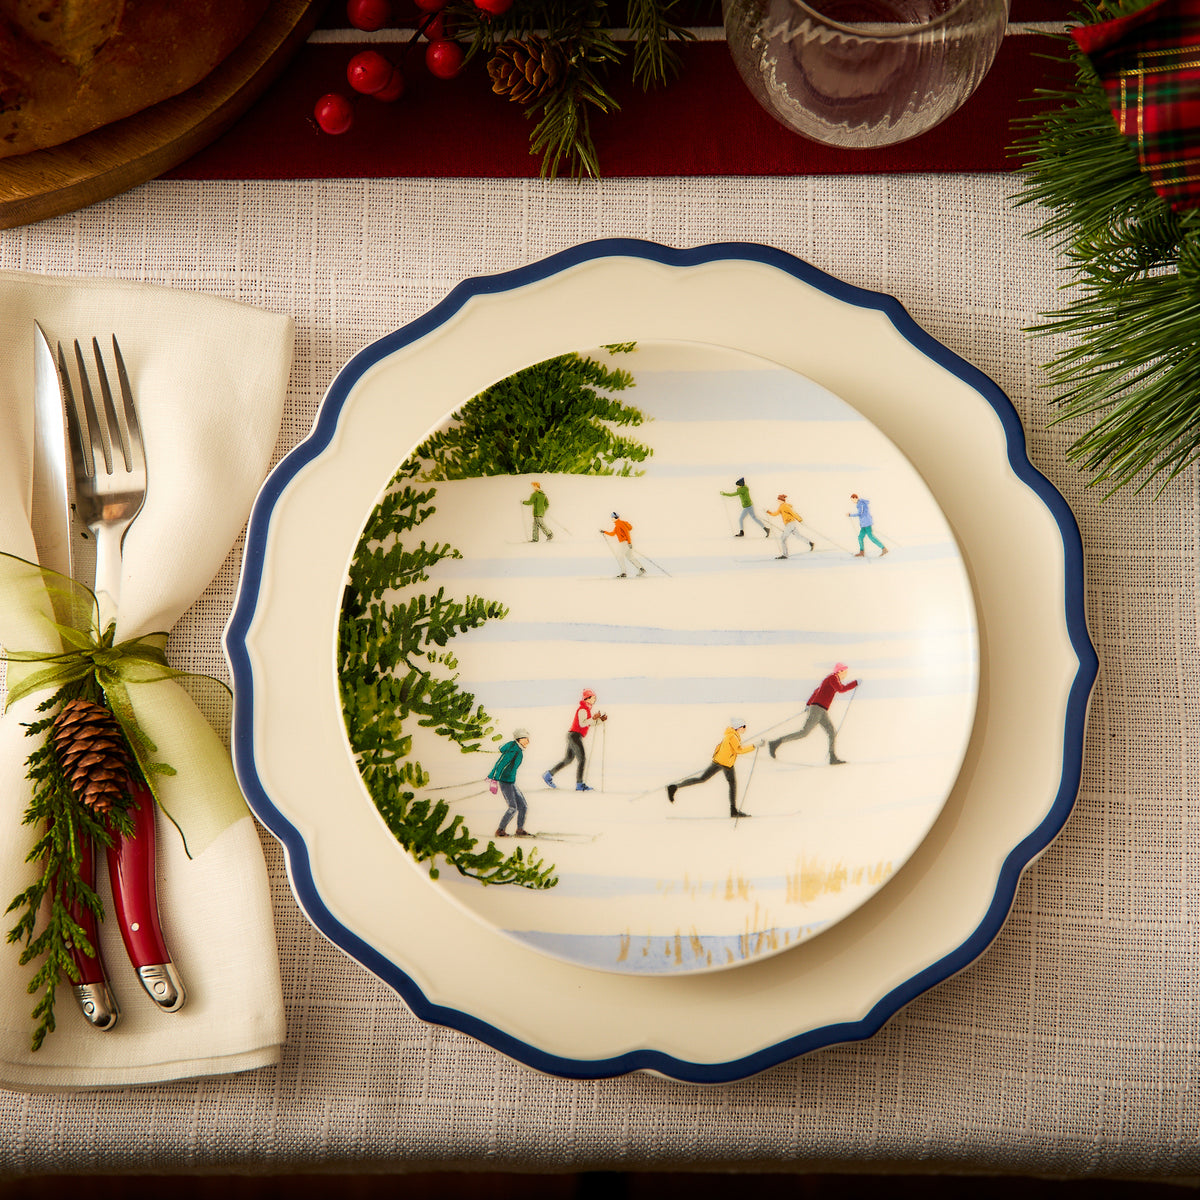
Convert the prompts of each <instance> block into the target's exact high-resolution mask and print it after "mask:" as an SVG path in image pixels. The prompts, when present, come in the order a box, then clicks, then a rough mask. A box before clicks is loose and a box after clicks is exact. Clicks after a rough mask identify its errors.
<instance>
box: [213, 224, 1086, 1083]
mask: <svg viewBox="0 0 1200 1200" xmlns="http://www.w3.org/2000/svg"><path fill="white" fill-rule="evenodd" d="M628 341H638V342H642V343H652V342H695V343H700V344H703V345H707V346H724V347H727V348H729V349H732V350H738V351H742V352H745V353H748V354H752V355H756V356H759V357H761V358H765V359H767V360H770V361H772V362H774V363H776V364H778V365H780V366H782V367H786V368H789V369H791V370H794V371H798V372H801V373H802V374H804V375H806V376H807V377H809V378H810V379H812V380H814V381H815V382H816V383H817V384H819V385H821V386H822V387H824V388H827V389H828V390H829V391H830V392H832V393H833V394H835V395H836V396H839V397H841V398H842V399H843V400H845V401H846V402H847V403H849V404H851V405H852V406H853V407H854V408H855V409H856V410H857V411H858V412H860V413H861V414H862V415H863V416H864V417H865V418H866V419H867V420H868V421H870V422H871V423H872V424H873V425H874V426H875V427H876V428H877V429H878V430H879V431H880V432H881V433H882V434H883V435H884V436H886V437H887V438H889V439H890V440H891V441H892V442H894V443H895V444H896V445H897V446H898V447H900V449H901V450H902V451H903V452H904V454H905V455H906V456H907V458H908V459H909V461H910V462H911V463H912V464H913V466H914V467H915V469H916V470H917V471H918V472H919V473H920V475H921V476H922V478H923V479H924V481H925V483H926V484H927V485H928V487H929V489H930V491H931V493H932V495H933V496H935V497H936V498H937V501H938V503H939V504H940V506H941V509H942V511H943V512H944V513H945V516H946V518H947V520H948V522H949V525H950V527H951V529H952V530H953V533H954V535H955V537H956V539H957V542H958V545H959V547H960V548H961V550H962V555H963V559H964V561H965V563H966V567H967V572H968V575H969V577H970V581H971V584H972V589H973V592H974V597H975V604H976V612H977V619H978V629H979V646H980V655H979V692H978V704H977V710H976V719H975V722H974V726H973V730H972V733H971V737H970V741H969V744H968V746H967V750H966V753H965V756H964V759H963V763H962V769H961V770H960V772H959V774H958V777H957V781H956V783H955V785H954V787H953V789H952V790H951V792H950V795H949V797H948V798H947V799H946V802H945V805H944V807H943V809H942V811H941V814H940V816H939V817H938V818H937V820H936V821H935V822H934V824H933V826H932V828H931V829H930V831H929V833H928V834H927V835H926V837H925V838H924V840H922V841H921V843H920V845H919V846H918V847H917V848H916V850H915V852H914V853H913V854H912V856H911V857H910V858H909V859H908V861H907V863H906V864H905V865H904V866H903V867H902V868H901V869H900V870H899V871H897V872H896V874H895V875H894V877H893V878H892V879H891V880H890V881H889V882H888V884H887V886H886V887H883V888H881V889H880V890H879V891H878V892H877V894H875V895H874V896H873V897H871V898H870V899H869V900H868V901H867V902H866V903H864V904H862V905H861V906H860V907H858V908H857V909H856V910H855V911H853V912H852V913H850V914H849V915H848V916H845V917H844V918H843V919H842V920H840V921H838V923H837V924H836V925H834V926H833V927H832V928H830V929H829V930H827V931H826V932H824V933H823V934H822V935H821V936H820V937H817V938H813V939H811V940H810V941H807V942H805V943H803V944H801V945H799V946H796V947H794V948H792V949H789V950H788V951H787V953H784V954H777V955H775V956H773V957H769V958H764V959H761V960H758V961H754V962H752V963H749V964H747V965H745V966H743V967H741V968H739V969H738V970H736V971H710V972H703V973H698V974H682V975H668V976H656V977H647V976H644V975H625V974H618V973H610V972H601V971H595V970H591V969H589V968H587V967H583V966H580V965H577V964H575V963H571V962H566V961H562V960H559V959H555V958H551V957H549V956H547V955H545V954H543V953H541V952H540V951H538V950H535V949H533V948H531V947H529V946H527V945H522V944H521V943H519V942H517V941H514V940H513V939H511V938H509V937H507V936H504V935H503V934H501V933H500V932H498V931H497V930H495V929H493V928H489V927H488V926H487V925H485V924H484V923H481V922H480V921H478V920H476V919H475V918H473V917H472V916H471V915H469V914H468V913H467V912H466V911H465V910H464V909H463V907H462V906H461V905H459V904H457V903H454V902H452V901H450V900H448V899H447V898H445V897H442V896H439V895H438V894H437V892H436V890H434V889H433V888H431V887H430V885H429V883H428V881H427V880H425V879H424V878H422V876H421V874H420V872H419V871H417V870H415V869H405V870H397V869H396V866H397V861H398V859H397V848H396V845H395V843H394V841H393V840H391V839H389V838H386V837H382V836H380V829H381V822H380V820H379V817H378V814H377V813H375V812H374V810H373V809H372V808H371V806H370V805H369V804H368V803H366V802H365V801H364V798H363V791H362V785H361V782H360V780H359V777H358V774H357V772H356V770H355V767H354V764H353V762H352V759H351V756H350V755H349V753H348V752H347V750H346V744H345V733H344V727H343V724H342V715H341V711H340V704H339V700H338V694H337V686H336V671H335V646H334V642H335V632H336V628H337V622H338V615H339V609H340V604H341V599H342V591H343V584H344V582H345V578H346V570H347V566H348V563H349V562H350V559H351V556H352V554H353V552H354V548H355V545H356V542H357V539H358V536H359V532H360V530H361V527H362V523H363V520H364V514H366V513H368V512H370V511H371V508H372V506H373V505H374V504H375V503H376V501H377V500H378V497H379V494H380V492H381V489H382V488H383V487H384V486H385V485H386V483H387V482H388V480H389V479H390V478H391V475H392V473H393V471H394V469H395V466H396V463H397V461H398V459H399V458H401V457H403V455H404V454H405V453H406V452H407V451H408V449H409V448H410V447H412V446H413V445H414V444H416V443H417V442H418V441H420V440H421V439H422V438H423V437H424V436H425V435H426V434H427V433H428V431H430V430H431V429H433V428H434V427H435V426H436V425H437V424H438V423H439V422H440V421H441V420H442V419H443V418H444V417H445V415H446V414H447V413H449V412H452V411H453V410H454V409H455V408H456V407H457V406H458V405H459V404H461V403H462V400H463V398H464V397H469V396H473V395H475V394H477V393H478V392H480V391H482V390H483V389H484V388H486V387H487V386H488V385H489V384H491V383H492V382H494V381H495V380H497V379H500V378H503V377H504V376H506V375H509V374H512V373H513V372H515V371H517V370H520V369H521V368H523V367H526V366H528V365H529V364H531V363H535V362H538V361H541V360H543V359H547V358H550V357H553V356H554V355H557V354H561V353H564V352H566V351H568V350H572V349H577V348H580V347H588V346H596V345H608V344H612V343H620V342H628ZM400 381H402V382H400ZM348 464H349V465H348ZM1001 514H1002V516H1001ZM1018 561H1019V562H1020V563H1021V567H1022V569H1021V571H1019V572H1015V571H1013V570H1012V564H1013V563H1014V562H1018ZM1081 573H1082V565H1081V551H1080V546H1079V538H1078V531H1077V529H1076V527H1075V524H1074V521H1073V519H1072V517H1071V515H1070V512H1069V510H1068V509H1067V507H1066V504H1065V503H1064V501H1063V500H1062V498H1061V497H1060V496H1059V495H1058V493H1057V492H1056V491H1055V490H1054V489H1053V488H1052V487H1051V486H1050V485H1049V484H1048V482H1047V481H1046V480H1045V479H1044V477H1042V476H1041V475H1040V474H1038V473H1037V472H1036V471H1035V470H1034V469H1033V468H1032V467H1031V465H1030V464H1029V462H1028V460H1027V458H1026V456H1025V452H1024V446H1023V434H1022V430H1021V427H1020V423H1019V421H1018V419H1017V417H1016V415H1015V413H1014V411H1013V409H1012V406H1011V404H1010V403H1009V402H1008V400H1007V399H1006V398H1005V397H1004V395H1003V394H1002V393H1001V392H1000V391H999V389H998V388H997V387H996V386H995V385H994V384H993V383H992V382H991V381H990V380H988V379H987V378H986V377H984V376H983V375H982V374H980V373H979V372H978V371H976V370H975V369H974V368H973V367H971V366H970V365H968V364H967V363H965V362H964V361H963V360H961V359H959V358H957V357H956V356H955V355H953V354H952V353H950V352H949V351H948V350H947V349H946V348H945V347H944V346H942V345H940V344H939V343H937V342H936V341H934V340H933V339H932V338H930V337H929V336H928V335H927V334H925V333H924V332H923V331H922V330H921V329H919V328H918V327H917V326H916V325H915V324H914V323H913V322H912V320H911V319H910V318H909V317H908V315H907V314H906V313H905V312H904V310H903V308H902V307H901V306H900V305H899V304H898V303H897V302H896V301H894V300H892V299H891V298H888V297H885V296H881V295H878V294H874V293H867V292H863V291H861V290H859V289H856V288H852V287H849V286H848V285H845V284H843V283H840V282H838V281H837V280H835V279H832V278H831V277H829V276H827V275H824V274H823V273H821V272H819V271H817V270H815V269H814V268H812V267H809V266H808V265H806V264H804V263H802V262H800V261H798V260H796V259H794V258H792V257H790V256H788V255H785V254H782V253H781V252H779V251H775V250H772V249H769V248H765V247H761V246H753V245H725V246H709V247H701V248H697V249H693V250H683V251H681V250H672V249H668V248H664V247H661V246H656V245H653V244H649V243H643V242H627V241H610V242H599V243H591V244H588V245H584V246H581V247H578V248H576V249H574V250H572V251H568V252H565V253H563V254H560V255H557V256H555V257H553V258H551V259H548V260H546V261H544V262H541V263H537V264H533V265H531V266H528V267H525V268H522V269H520V270H518V271H514V272H511V273H509V274H507V275H504V276H498V277H491V278H487V279H480V280H472V281H468V282H467V283H464V284H462V285H460V286H459V288H457V289H456V290H455V291H454V292H453V293H452V294H451V295H450V296H449V297H447V299H446V300H445V301H443V302H442V304H440V305H439V306H438V307H437V308H435V309H434V310H432V311H431V312H430V313H428V314H427V315H426V316H425V317H422V318H421V319H419V320H417V321H415V322H413V323H412V324H411V325H409V326H407V327H405V328H404V329H402V330H400V331H398V332H397V333H395V334H393V335H391V336H390V337H388V338H384V339H382V340H381V341H380V342H377V343H375V344H374V345H372V346H370V347H368V348H367V349H366V350H364V351H363V352H362V353H360V354H359V355H358V356H356V357H355V358H354V359H353V360H352V361H351V362H350V363H349V364H348V365H347V366H346V367H345V368H344V369H343V371H342V372H341V373H340V374H339V375H338V377H337V379H335V381H334V382H333V384H332V385H331V387H330V390H329V393H328V395H327V396H326V399H325V401H324V403H323V405H322V409H321V412H320V415H319V417H318V420H317V422H316V424H315V426H314V429H313V431H312V433H311V434H310V436H309V437H308V438H307V439H306V440H305V441H304V442H303V443H302V444H300V445H299V446H298V447H296V449H295V450H294V451H293V452H292V453H291V454H290V455H288V457H287V458H286V459H285V460H284V461H283V462H282V463H281V464H280V465H279V467H278V468H277V469H276V470H275V472H273V474H272V476H271V477H270V479H269V480H268V481H267V483H266V485H265V486H264V488H263V491H262V494H261V495H260V497H259V500H258V502H257V504H256V506H255V510H254V512H253V514H252V517H251V522H250V529H249V534H248V540H247V550H246V559H245V566H244V569H243V578H242V584H241V589H240V592H239V597H238V602H237V605H236V607H235V609H234V612H233V615H232V616H231V619H230V623H229V628H228V630H227V634H226V648H227V652H228V655H229V658H230V664H231V669H232V672H233V676H234V682H235V710H234V746H233V750H234V760H235V765H236V767H237V770H238V774H239V778H240V780H241V782H242V785H243V788H244V790H245V791H246V794H247V797H248V798H249V800H250V803H251V805H252V807H253V808H254V810H255V812H256V813H257V815H258V816H259V818H260V819H261V820H262V821H263V822H264V823H265V824H266V825H267V827H268V828H269V829H270V830H271V831H272V832H273V833H274V834H275V835H276V836H277V837H278V838H279V839H280V840H281V842H282V843H283V845H284V847H285V849H286V852H287V858H288V867H289V872H290V875H291V880H292V885H293V888H294V890H295V892H296V895H297V897H298V899H299V901H300V904H301V905H302V907H303V908H304V910H305V911H306V913H307V914H308V915H309V917H310V919H311V920H312V921H313V922H314V924H316V926H317V927H318V928H319V929H320V930H322V932H324V933H325V934H326V936H328V937H329V938H330V939H331V940H332V941H333V942H334V943H335V944H337V945H339V946H340V947H342V948H343V949H344V950H345V951H346V952H347V953H349V954H351V955H352V956H353V957H355V958H356V959H358V960H359V961H360V962H362V963H363V964H364V965H366V966H367V967H368V968H370V969H371V970H373V971H374V972H376V973H377V974H378V975H379V976H380V977H381V978H383V979H385V980H386V981H387V982H389V983H390V984H391V985H392V986H393V987H395V988H396V990H397V991H398V992H399V993H400V995H401V996H402V997H403V998H404V1000H405V1001H406V1003H408V1005H409V1006H410V1007H411V1008H412V1009H413V1011H414V1012H416V1013H417V1014H418V1015H419V1016H421V1017H423V1018H425V1019H428V1020H432V1021H437V1022H440V1023H443V1024H446V1025H450V1026H452V1027H454V1028H457V1029H460V1030H463V1031H465V1032H468V1033H470V1034H472V1035H474V1036H476V1037H478V1038H480V1039H481V1040H483V1041H485V1042H487V1043H488V1044H490V1045H492V1046H493V1047H495V1048H496V1049H498V1050H500V1051H502V1052H503V1053H505V1054H508V1055H510V1056H512V1057H513V1058H516V1059H518V1060H520V1061H522V1062H525V1063H528V1064H530V1065H532V1066H535V1067H538V1068H540V1069H542V1070H545V1071H550V1072H554V1073H556V1074H560V1075H566V1076H578V1077H596V1076H606V1075H614V1074H619V1073H622V1072H626V1071H630V1070H637V1069H644V1070H656V1071H659V1072H662V1073H664V1074H667V1075H670V1076H672V1077H675V1078H678V1079H686V1080H696V1081H703V1082H720V1081H728V1080H732V1079H738V1078H742V1077H744V1076H746V1075H749V1074H752V1073H754V1072H756V1071H759V1070H762V1069H764V1068H765V1067H768V1066H771V1065H773V1064H775V1063H778V1062H781V1061H784V1060H786V1059H787V1058H790V1057H793V1056H795V1055H797V1054H801V1053H804V1052H806V1051H809V1050H812V1049H816V1048H818V1047H821V1046H825V1045H829V1044H832V1043H835V1042H841V1041H847V1040H851V1039H855V1038H862V1037H866V1036H869V1035H870V1034H872V1033H874V1032H875V1031H876V1030H877V1029H878V1028H879V1027H880V1026H881V1025H882V1024H883V1022H884V1021H886V1020H887V1019H888V1017H890V1016H891V1015H892V1014H894V1013H895V1012H896V1011H897V1010H898V1009H899V1008H900V1007H901V1006H902V1005H903V1004H905V1003H907V1002H908V1001H909V1000H911V999H913V998H914V997H915V996H917V995H919V994H920V993H921V992H922V991H924V990H925V989H927V988H929V987H930V986H932V985H933V984H935V983H937V982H940V981H941V980H943V979H945V978H947V977H948V976H950V975H951V974H953V973H954V972H956V971H958V970H960V969H961V968H962V967H964V966H966V965H967V964H968V963H970V962H971V961H972V960H973V959H974V958H975V957H976V956H978V955H979V954H980V953H981V952H982V951H983V949H984V948H985V947H986V946H987V945H988V943H989V942H990V941H991V940H992V938H993V937H994V936H995V934H996V933H997V932H998V930H999V928H1000V926H1001V924H1002V922H1003V920H1004V917H1005V916H1006V914H1007V912H1008V910H1009V908H1010V906H1011V903H1012V899H1013V895H1014V892H1015V888H1016V883H1017V880H1018V877H1019V875H1020V872H1021V871H1022V870H1023V869H1024V867H1025V866H1027V865H1028V863H1029V862H1031V861H1032V860H1033V859H1034V858H1035V857H1036V856H1037V855H1038V854H1039V853H1040V852H1041V851H1042V850H1043V849H1044V848H1045V847H1046V846H1047V845H1048V844H1049V842H1050V841H1051V839H1052V838H1053V837H1054V836H1055V834H1056V833H1057V832H1058V831H1059V829H1060V828H1061V827H1062V824H1063V822H1064V821H1065V820H1066V818H1067V816H1068V815H1069V813H1070V810H1071V807H1072V805H1073V803H1074V798H1075V794H1076V790H1077V787H1078V780H1079V770H1080V759H1081V753H1082V739H1083V728H1084V720H1085V716H1086V706H1087V699H1088V696H1089V694H1090V690H1091V686H1092V683H1093V681H1094V678H1095V672H1096V662H1095V655H1094V651H1093V649H1092V647H1091V643H1090V641H1089V640H1088V637H1087V631H1086V626H1085V622H1084V614H1083V604H1082V582H1083V581H1082V574H1081ZM1031 678H1036V680H1037V684H1038V686H1037V687H1036V688H1034V689H1032V690H1031V689H1030V687H1029V681H1030V679H1031Z"/></svg>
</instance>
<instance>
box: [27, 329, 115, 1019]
mask: <svg viewBox="0 0 1200 1200" xmlns="http://www.w3.org/2000/svg"><path fill="white" fill-rule="evenodd" d="M33 364H34V366H33V411H34V422H33V491H32V497H31V499H32V504H31V508H30V524H31V526H32V528H33V538H34V544H35V545H36V546H37V552H38V562H39V563H40V564H41V565H42V566H43V567H46V568H48V569H49V570H52V571H57V572H58V573H59V574H60V575H67V576H70V577H71V578H74V573H73V566H74V562H73V550H72V536H73V531H72V526H71V498H72V491H71V480H72V476H71V474H70V472H69V471H68V468H67V463H68V458H69V455H68V446H67V430H66V412H65V409H64V407H63V405H64V403H65V393H64V391H63V387H62V379H61V377H60V375H59V367H58V365H57V364H56V363H55V361H54V355H53V354H52V353H51V350H50V343H49V341H47V339H46V334H45V332H44V331H43V329H42V327H41V325H39V324H38V323H37V322H36V321H35V322H34V353H33ZM79 857H80V865H79V875H80V878H81V879H82V880H83V882H85V883H86V884H87V885H88V886H89V887H93V888H94V887H95V880H96V847H95V845H94V844H93V843H92V842H91V840H90V839H89V840H88V842H87V844H86V845H84V846H80V847H79ZM70 911H71V915H72V917H73V918H74V919H75V920H76V921H77V922H78V924H79V925H80V927H81V928H82V929H83V931H84V933H85V934H86V936H87V939H88V941H89V942H90V943H91V945H92V947H93V948H94V950H95V952H96V953H95V957H92V956H90V955H87V954H85V953H84V952H83V950H82V949H81V948H79V947H74V946H73V947H72V948H71V958H72V961H73V962H74V964H75V968H76V970H77V971H78V972H79V981H78V982H77V983H73V984H72V989H71V990H72V991H73V992H74V994H75V999H76V1000H77V1001H78V1003H79V1007H80V1010H81V1011H82V1012H83V1015H84V1017H85V1018H86V1019H87V1020H88V1022H89V1023H90V1024H91V1025H92V1026H94V1027H95V1028H96V1029H99V1030H109V1029H112V1028H113V1026H114V1025H116V1023H117V1020H118V1018H119V1017H120V1009H119V1007H118V1006H117V1002H116V998H115V997H114V996H113V993H112V988H111V987H110V986H109V983H108V978H107V974H106V972H105V970H104V960H103V958H102V957H101V955H100V934H99V929H98V928H97V922H96V917H95V914H94V913H93V912H92V911H91V910H90V909H87V908H84V907H81V906H72V907H71V910H70Z"/></svg>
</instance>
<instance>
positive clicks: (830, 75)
mask: <svg viewBox="0 0 1200 1200" xmlns="http://www.w3.org/2000/svg"><path fill="white" fill-rule="evenodd" d="M722 7H723V9H724V15H725V36H726V40H727V42H728V44H729V50H730V53H731V54H732V55H733V60H734V62H735V63H736V64H737V68H738V70H739V71H740V72H741V74H742V78H743V79H744V80H745V81H746V84H747V86H748V87H749V88H750V91H751V92H752V93H753V94H754V96H755V98H756V99H757V100H758V101H759V103H760V104H762V106H763V107H764V108H765V109H766V110H767V111H768V112H769V113H770V114H771V115H772V116H773V117H775V118H776V119H777V120H779V121H781V122H783V124H784V125H787V126H789V127H790V128H791V129H794V130H795V131H796V132H797V133H802V134H803V135H804V136H805V137H808V138H812V139H813V140H814V141H818V142H825V143H827V144H828V145H831V146H843V147H847V148H860V147H870V146H887V145H891V144H893V143H895V142H903V141H906V140H907V139H909V138H913V137H916V136H917V135H918V134H920V133H924V132H925V131H926V130H927V129H931V128H933V126H934V125H936V124H938V122H940V121H944V120H945V119H946V118H947V117H948V116H949V115H950V114H951V113H952V112H954V111H955V109H957V108H958V107H959V106H960V105H961V104H962V103H963V101H964V100H966V98H967V97H968V96H969V95H970V94H971V93H972V92H973V91H974V90H975V89H976V88H977V87H978V86H979V83H980V81H981V80H982V79H983V77H984V76H985V75H986V74H987V72H988V69H989V68H990V67H991V65H992V60H993V59H994V58H995V57H996V51H997V50H998V49H999V48H1000V42H1001V39H1002V38H1003V37H1004V30H1005V28H1006V26H1007V24H1008V0H811V3H806V2H805V0H723V4H722Z"/></svg>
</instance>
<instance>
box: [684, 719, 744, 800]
mask: <svg viewBox="0 0 1200 1200" xmlns="http://www.w3.org/2000/svg"><path fill="white" fill-rule="evenodd" d="M745 729H746V723H745V721H740V720H738V719H737V718H736V717H735V718H734V719H733V720H731V721H730V722H729V726H728V728H726V730H725V736H724V737H723V738H722V739H721V741H720V744H719V745H718V746H717V748H716V749H715V750H714V751H713V756H712V762H710V763H709V764H708V766H707V767H705V768H704V770H702V771H697V772H696V774H695V775H689V776H688V777H687V778H686V779H680V780H679V781H678V782H677V783H669V784H667V799H668V800H669V801H670V802H671V803H672V804H674V803H675V793H676V792H677V791H679V789H680V788H683V787H691V786H692V784H694V783H704V782H705V780H708V779H711V778H712V777H713V776H714V775H715V774H716V773H717V772H718V771H723V772H724V773H725V782H726V783H728V784H729V815H730V816H731V817H748V816H749V815H750V814H749V813H744V812H742V811H741V810H740V809H739V808H738V806H737V775H736V774H735V772H734V769H733V765H734V763H736V762H737V760H738V755H740V754H749V753H750V752H751V751H753V750H757V749H758V748H759V747H760V746H761V745H762V744H763V743H762V741H758V742H754V743H751V744H750V745H748V746H744V745H742V734H743V733H744V732H745Z"/></svg>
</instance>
